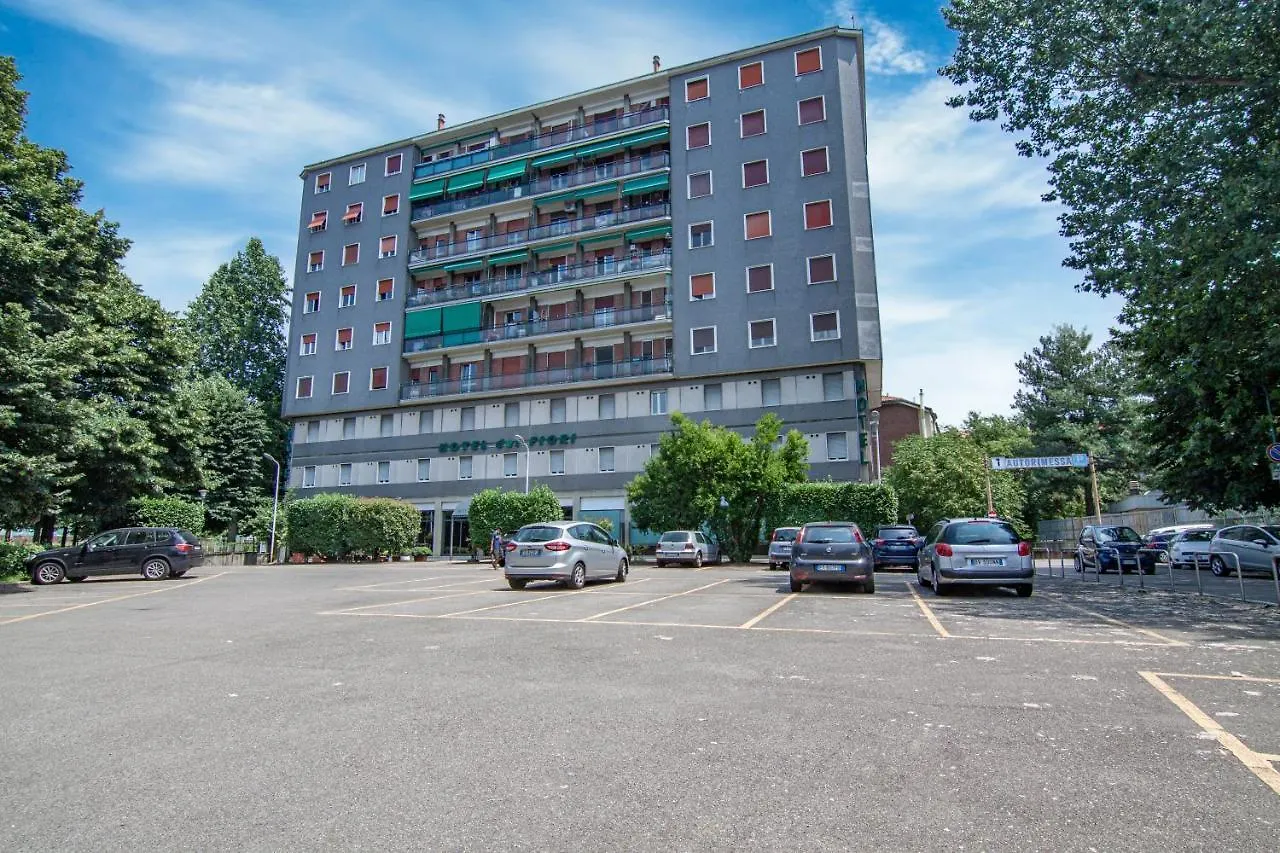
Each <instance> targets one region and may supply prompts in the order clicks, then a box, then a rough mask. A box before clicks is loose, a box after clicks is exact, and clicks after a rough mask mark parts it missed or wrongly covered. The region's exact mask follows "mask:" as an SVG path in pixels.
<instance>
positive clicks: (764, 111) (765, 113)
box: [738, 107, 769, 139]
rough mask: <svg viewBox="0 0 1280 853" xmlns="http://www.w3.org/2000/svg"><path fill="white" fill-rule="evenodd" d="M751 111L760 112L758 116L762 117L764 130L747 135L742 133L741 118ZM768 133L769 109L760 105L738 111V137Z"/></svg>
mask: <svg viewBox="0 0 1280 853" xmlns="http://www.w3.org/2000/svg"><path fill="white" fill-rule="evenodd" d="M753 113H760V118H762V119H764V130H762V131H760V132H759V133H753V134H751V136H747V135H746V134H745V133H743V123H742V120H743V119H744V118H746V117H747V116H749V115H751V114H753ZM768 133H769V111H768V110H767V109H765V108H764V107H761V108H760V109H758V110H747V111H746V112H745V113H738V138H739V139H754V138H755V137H757V136H766V135H768Z"/></svg>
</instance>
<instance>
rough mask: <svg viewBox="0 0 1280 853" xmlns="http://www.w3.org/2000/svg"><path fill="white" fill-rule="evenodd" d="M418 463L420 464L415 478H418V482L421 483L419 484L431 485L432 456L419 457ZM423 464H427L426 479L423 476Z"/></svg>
mask: <svg viewBox="0 0 1280 853" xmlns="http://www.w3.org/2000/svg"><path fill="white" fill-rule="evenodd" d="M416 461H417V463H418V464H417V470H416V472H415V474H414V476H415V477H417V479H418V482H419V483H429V482H431V457H430V456H420V457H418V459H417V460H416ZM423 463H426V466H427V476H425V477H424V476H422V466H423Z"/></svg>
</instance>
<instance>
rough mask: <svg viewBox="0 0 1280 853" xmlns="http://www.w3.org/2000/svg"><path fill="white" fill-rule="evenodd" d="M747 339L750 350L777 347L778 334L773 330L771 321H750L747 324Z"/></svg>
mask: <svg viewBox="0 0 1280 853" xmlns="http://www.w3.org/2000/svg"><path fill="white" fill-rule="evenodd" d="M747 338H748V345H749V346H750V347H751V349H760V348H761V347H772V346H777V344H778V334H777V331H776V330H775V328H774V323H773V319H772V318H770V319H768V320H752V321H751V322H750V323H748V324H747Z"/></svg>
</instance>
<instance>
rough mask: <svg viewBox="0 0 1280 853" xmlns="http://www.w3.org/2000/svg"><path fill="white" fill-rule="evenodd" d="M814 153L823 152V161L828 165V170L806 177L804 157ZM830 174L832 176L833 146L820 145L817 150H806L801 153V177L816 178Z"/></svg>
mask: <svg viewBox="0 0 1280 853" xmlns="http://www.w3.org/2000/svg"><path fill="white" fill-rule="evenodd" d="M814 151H821V152H822V159H823V161H824V162H825V163H826V164H827V168H825V169H823V170H822V171H821V172H814V173H813V174H812V175H806V174H805V173H804V155H806V154H810V153H812V152H814ZM829 174H831V146H829V145H819V146H818V147H817V148H806V149H804V150H803V151H801V152H800V177H802V178H816V177H817V176H818V175H829Z"/></svg>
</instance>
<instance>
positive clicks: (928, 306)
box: [880, 288, 968, 333]
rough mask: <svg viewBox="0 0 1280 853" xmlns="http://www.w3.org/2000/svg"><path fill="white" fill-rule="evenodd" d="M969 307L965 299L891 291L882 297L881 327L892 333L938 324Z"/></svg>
mask: <svg viewBox="0 0 1280 853" xmlns="http://www.w3.org/2000/svg"><path fill="white" fill-rule="evenodd" d="M967 307H968V303H967V302H966V301H965V300H963V299H947V298H943V297H937V296H932V295H929V294H924V293H906V292H903V291H901V290H898V289H896V288H895V289H890V290H889V291H888V293H885V294H881V296H880V326H881V328H882V329H883V330H884V331H885V332H886V333H890V332H893V331H895V330H897V329H900V328H902V327H903V326H918V325H924V324H927V323H937V322H940V321H942V320H948V319H950V318H952V317H953V316H955V315H956V314H958V313H959V312H961V311H962V310H965V309H966V308H967Z"/></svg>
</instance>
